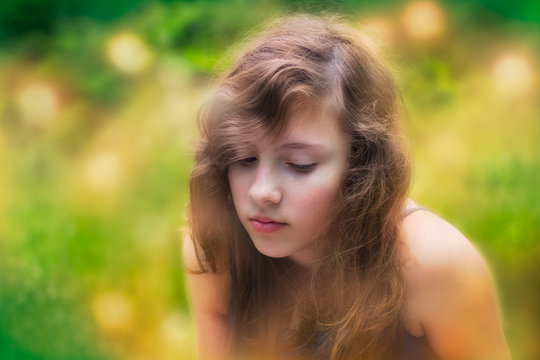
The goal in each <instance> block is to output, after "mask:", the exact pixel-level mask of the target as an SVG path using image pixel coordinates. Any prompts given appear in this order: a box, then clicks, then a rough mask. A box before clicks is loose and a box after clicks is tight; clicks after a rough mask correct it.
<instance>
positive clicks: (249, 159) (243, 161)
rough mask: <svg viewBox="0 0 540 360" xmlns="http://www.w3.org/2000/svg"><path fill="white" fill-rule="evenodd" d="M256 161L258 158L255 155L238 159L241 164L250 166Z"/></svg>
mask: <svg viewBox="0 0 540 360" xmlns="http://www.w3.org/2000/svg"><path fill="white" fill-rule="evenodd" d="M256 161H257V158H256V157H255V156H252V157H247V158H244V159H240V160H238V163H239V164H240V165H244V166H249V165H252V164H254V163H255V162H256Z"/></svg>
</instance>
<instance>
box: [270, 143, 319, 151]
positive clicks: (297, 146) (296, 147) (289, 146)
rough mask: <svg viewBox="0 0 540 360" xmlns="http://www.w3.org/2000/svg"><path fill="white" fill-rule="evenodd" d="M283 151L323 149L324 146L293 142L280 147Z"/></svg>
mask: <svg viewBox="0 0 540 360" xmlns="http://www.w3.org/2000/svg"><path fill="white" fill-rule="evenodd" d="M280 148H281V149H291V150H305V149H322V148H323V146H322V145H320V144H309V143H302V142H291V143H286V144H283V145H281V146H280Z"/></svg>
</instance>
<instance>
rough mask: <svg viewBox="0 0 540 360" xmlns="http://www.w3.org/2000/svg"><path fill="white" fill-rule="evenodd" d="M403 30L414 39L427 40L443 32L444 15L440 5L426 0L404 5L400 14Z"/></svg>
mask: <svg viewBox="0 0 540 360" xmlns="http://www.w3.org/2000/svg"><path fill="white" fill-rule="evenodd" d="M402 21H403V26H404V28H405V32H406V33H407V35H409V36H410V37H411V38H412V39H414V40H419V41H427V40H433V39H435V38H438V37H440V36H441V35H442V34H443V33H444V30H445V29H444V27H445V17H444V12H443V10H442V9H441V7H440V6H439V5H438V4H437V3H435V2H433V1H427V0H419V1H414V2H412V3H410V4H409V5H407V7H405V10H404V11H403V16H402Z"/></svg>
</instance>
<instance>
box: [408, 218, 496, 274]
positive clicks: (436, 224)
mask: <svg viewBox="0 0 540 360" xmlns="http://www.w3.org/2000/svg"><path fill="white" fill-rule="evenodd" d="M403 235H404V236H403V244H402V245H403V247H402V250H403V251H402V256H403V260H404V264H405V265H404V270H405V272H406V274H407V275H410V276H415V275H421V274H417V273H416V272H417V271H421V272H425V271H437V270H440V269H443V270H452V271H460V272H461V271H472V272H478V273H488V272H489V271H488V268H487V266H486V262H485V261H484V259H483V257H482V256H481V255H480V253H479V252H478V250H477V249H476V248H475V247H474V246H473V244H472V243H471V242H470V241H469V240H468V239H467V238H466V237H465V236H464V235H463V234H462V233H461V232H460V231H459V230H457V229H456V228H455V227H454V226H453V225H451V224H450V223H448V222H447V221H445V220H444V219H442V218H441V217H439V216H437V215H435V214H434V213H432V212H430V211H426V210H420V211H416V212H414V213H412V214H410V215H409V216H407V217H405V219H404V220H403ZM424 275H425V274H424Z"/></svg>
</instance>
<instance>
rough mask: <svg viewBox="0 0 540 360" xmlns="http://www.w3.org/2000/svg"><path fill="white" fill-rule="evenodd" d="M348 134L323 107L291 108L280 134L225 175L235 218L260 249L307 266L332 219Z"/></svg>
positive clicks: (345, 154) (230, 168) (345, 162)
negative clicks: (319, 110)
mask: <svg viewBox="0 0 540 360" xmlns="http://www.w3.org/2000/svg"><path fill="white" fill-rule="evenodd" d="M349 141H350V140H349V137H348V136H347V135H346V134H345V132H344V131H343V130H342V129H341V127H340V126H339V124H338V121H337V120H336V119H335V118H333V117H331V116H330V115H328V114H325V113H324V112H319V113H316V112H312V111H305V110H302V111H297V112H295V113H293V116H292V117H291V118H290V120H289V123H288V125H287V127H286V129H285V131H284V133H283V135H282V136H281V137H279V138H278V139H277V140H275V141H273V142H269V141H268V142H267V143H260V144H256V150H255V151H254V152H253V153H252V154H246V156H245V158H244V159H242V160H240V161H237V162H235V163H233V164H232V165H231V166H230V167H229V171H228V176H229V183H230V187H231V193H232V198H233V201H234V206H235V208H236V212H237V214H238V217H239V219H240V221H241V223H242V225H243V226H244V227H245V229H246V231H247V232H248V234H249V236H250V237H251V240H252V241H253V244H254V245H255V247H256V248H257V250H258V251H259V252H261V253H262V254H264V255H266V256H269V257H274V258H282V257H287V256H288V257H290V258H291V259H293V260H294V261H296V262H297V263H299V264H303V265H308V264H309V263H312V262H313V261H315V260H316V259H317V258H318V252H317V248H318V246H317V240H318V239H319V238H320V237H321V235H322V234H323V232H324V231H325V229H326V226H327V225H328V222H329V221H330V219H331V215H332V211H333V208H334V206H335V204H336V201H337V199H338V194H339V190H340V187H341V184H342V179H343V175H344V172H345V170H346V168H347V157H348V147H349Z"/></svg>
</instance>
